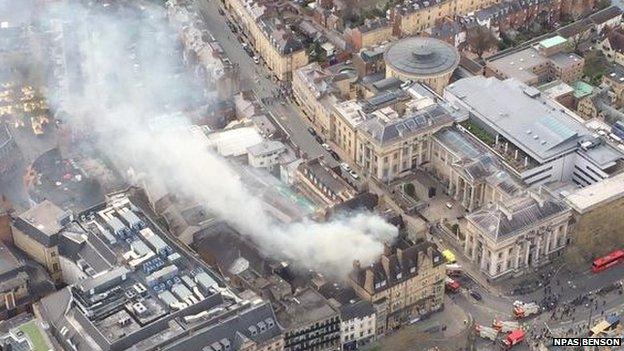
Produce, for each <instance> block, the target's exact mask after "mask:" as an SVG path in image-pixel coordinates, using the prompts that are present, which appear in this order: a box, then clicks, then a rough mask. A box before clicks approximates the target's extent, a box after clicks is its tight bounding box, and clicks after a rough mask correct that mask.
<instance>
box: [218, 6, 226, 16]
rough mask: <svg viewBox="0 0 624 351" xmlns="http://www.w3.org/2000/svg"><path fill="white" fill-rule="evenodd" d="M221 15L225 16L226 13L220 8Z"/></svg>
mask: <svg viewBox="0 0 624 351" xmlns="http://www.w3.org/2000/svg"><path fill="white" fill-rule="evenodd" d="M219 14H220V15H221V16H223V15H225V11H223V9H222V8H220V7H219Z"/></svg>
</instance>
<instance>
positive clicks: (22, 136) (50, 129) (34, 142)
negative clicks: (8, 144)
mask: <svg viewBox="0 0 624 351" xmlns="http://www.w3.org/2000/svg"><path fill="white" fill-rule="evenodd" d="M8 125H9V129H10V130H11V133H12V134H13V138H14V139H15V143H16V144H17V146H18V147H19V149H20V153H21V158H20V160H19V161H18V163H17V164H16V167H15V170H13V173H12V175H11V176H10V177H7V178H6V179H3V180H0V189H2V194H3V195H5V196H6V197H7V199H8V200H9V201H10V202H11V203H12V204H13V206H16V207H18V208H29V207H30V201H29V196H28V193H27V191H26V188H25V186H24V174H25V171H26V168H27V167H28V166H29V165H30V164H31V163H32V162H33V161H34V160H35V159H36V158H37V157H39V156H40V155H41V154H43V153H44V152H46V151H48V150H50V149H52V148H54V147H56V146H57V145H58V136H57V133H56V131H57V130H56V128H55V127H54V126H53V125H48V126H47V127H46V129H45V134H43V135H39V136H37V135H34V134H33V132H32V129H30V128H29V127H24V128H15V127H14V125H13V123H8Z"/></svg>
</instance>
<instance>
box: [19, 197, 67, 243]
mask: <svg viewBox="0 0 624 351" xmlns="http://www.w3.org/2000/svg"><path fill="white" fill-rule="evenodd" d="M65 213H66V211H64V210H63V209H62V208H60V207H58V206H56V205H55V204H53V203H52V202H51V201H49V200H44V201H43V202H41V203H40V204H37V205H36V206H35V207H33V208H31V209H29V210H27V211H26V212H24V213H22V214H20V216H19V217H20V218H21V219H22V220H24V221H25V222H26V223H28V224H30V225H31V226H33V227H34V228H37V229H38V230H39V231H40V232H41V233H43V234H45V235H47V236H51V235H54V234H58V232H60V231H61V229H63V226H62V225H60V223H59V219H60V218H61V216H63V215H64V214H65Z"/></svg>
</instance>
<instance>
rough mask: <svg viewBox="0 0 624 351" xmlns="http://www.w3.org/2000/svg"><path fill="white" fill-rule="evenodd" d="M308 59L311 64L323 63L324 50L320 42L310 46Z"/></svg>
mask: <svg viewBox="0 0 624 351" xmlns="http://www.w3.org/2000/svg"><path fill="white" fill-rule="evenodd" d="M308 57H309V58H310V62H319V63H320V62H323V61H324V60H325V54H324V50H323V48H322V47H321V44H319V42H318V41H315V42H313V43H312V44H310V46H308Z"/></svg>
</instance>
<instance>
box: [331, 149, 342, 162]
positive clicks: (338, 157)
mask: <svg viewBox="0 0 624 351" xmlns="http://www.w3.org/2000/svg"><path fill="white" fill-rule="evenodd" d="M329 154H330V155H332V157H333V158H334V160H336V161H340V156H338V154H337V153H336V151H334V150H331V151H330V152H329Z"/></svg>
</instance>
